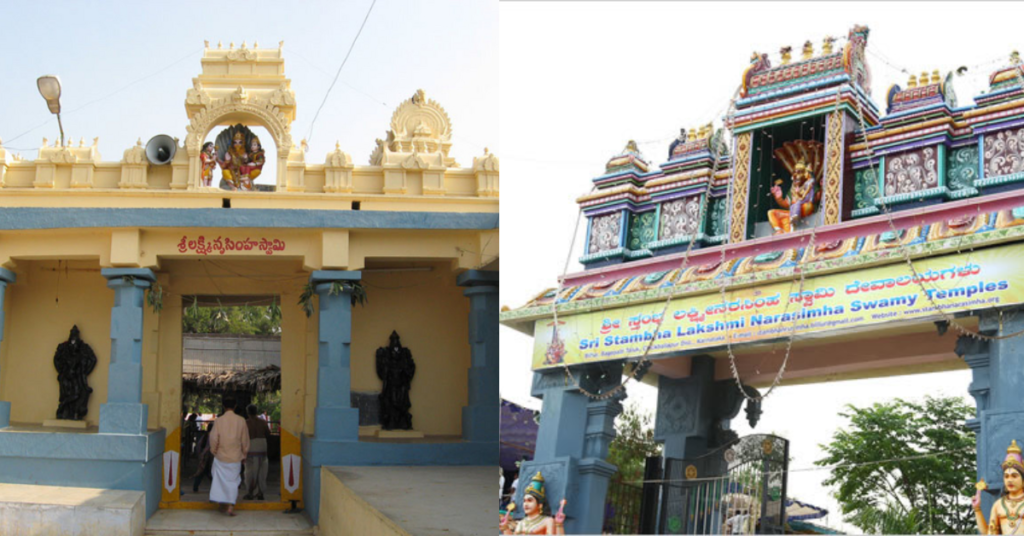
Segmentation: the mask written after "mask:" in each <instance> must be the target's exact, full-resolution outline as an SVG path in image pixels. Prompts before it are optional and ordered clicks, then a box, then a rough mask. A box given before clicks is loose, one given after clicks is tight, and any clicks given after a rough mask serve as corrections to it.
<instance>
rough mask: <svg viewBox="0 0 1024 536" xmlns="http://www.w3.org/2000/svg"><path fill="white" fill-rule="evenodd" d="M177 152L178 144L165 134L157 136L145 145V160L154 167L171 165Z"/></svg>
mask: <svg viewBox="0 0 1024 536" xmlns="http://www.w3.org/2000/svg"><path fill="white" fill-rule="evenodd" d="M177 151H178V142H177V141H175V139H174V138H172V137H170V136H168V135H167V134H157V135H156V136H153V137H152V138H151V139H150V140H149V143H147V144H146V158H147V159H148V160H149V163H150V164H153V165H156V166H162V165H164V164H169V163H171V160H173V159H174V153H176V152H177Z"/></svg>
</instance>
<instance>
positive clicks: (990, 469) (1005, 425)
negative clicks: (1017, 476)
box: [956, 310, 1024, 515]
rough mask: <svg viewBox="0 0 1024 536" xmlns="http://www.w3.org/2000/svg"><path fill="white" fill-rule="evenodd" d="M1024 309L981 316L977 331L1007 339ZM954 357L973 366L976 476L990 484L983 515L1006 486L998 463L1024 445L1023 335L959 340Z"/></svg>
mask: <svg viewBox="0 0 1024 536" xmlns="http://www.w3.org/2000/svg"><path fill="white" fill-rule="evenodd" d="M1021 312H1022V311H1020V310H1018V311H1013V310H1009V311H1007V310H1004V311H1003V314H1002V315H1000V313H999V312H991V313H985V314H982V315H980V319H979V324H978V330H979V331H980V332H981V333H984V334H986V335H996V334H998V335H1005V334H1009V333H1015V332H1019V331H1021V330H1024V315H1021V314H1020V313H1021ZM956 353H957V354H958V355H960V357H961V358H963V360H964V361H965V362H966V363H967V365H968V366H970V367H971V371H972V373H973V378H972V381H971V384H970V386H969V387H968V392H969V393H970V394H971V396H973V397H974V400H975V402H976V404H977V418H976V419H970V420H968V421H967V423H966V424H967V426H968V427H969V428H971V429H972V430H974V432H975V433H976V434H977V442H978V447H977V448H978V450H977V457H978V478H979V479H981V478H984V479H985V482H986V483H987V484H988V493H982V494H981V497H982V511H983V512H985V514H986V515H988V512H989V511H990V510H991V508H992V503H993V502H994V501H995V499H996V498H997V497H998V496H999V493H1000V492H1001V491H1002V488H1003V477H1002V469H1001V468H1000V465H1001V464H1002V462H1003V459H1004V458H1005V457H1006V448H1007V447H1009V446H1010V441H1011V440H1014V439H1016V440H1017V443H1018V444H1024V405H1022V404H1021V401H1020V393H1021V392H1024V391H1022V389H1024V374H1021V370H1024V337H1011V338H1009V339H1002V340H995V341H984V340H979V339H975V338H972V337H967V336H960V338H959V339H958V340H957V343H956Z"/></svg>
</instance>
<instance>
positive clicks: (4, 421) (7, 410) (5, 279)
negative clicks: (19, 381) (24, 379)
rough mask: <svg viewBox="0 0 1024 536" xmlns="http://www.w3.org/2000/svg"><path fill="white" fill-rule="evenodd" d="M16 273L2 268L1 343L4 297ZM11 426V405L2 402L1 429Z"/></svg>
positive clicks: (0, 284) (0, 274)
mask: <svg viewBox="0 0 1024 536" xmlns="http://www.w3.org/2000/svg"><path fill="white" fill-rule="evenodd" d="M15 279H17V277H15V275H14V272H12V271H10V270H8V269H7V268H0V342H3V340H4V295H5V293H6V292H7V285H8V284H10V283H14V281H15ZM10 424H11V403H10V402H7V401H4V400H0V428H7V427H8V426H10Z"/></svg>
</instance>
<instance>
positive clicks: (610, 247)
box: [501, 26, 1024, 533]
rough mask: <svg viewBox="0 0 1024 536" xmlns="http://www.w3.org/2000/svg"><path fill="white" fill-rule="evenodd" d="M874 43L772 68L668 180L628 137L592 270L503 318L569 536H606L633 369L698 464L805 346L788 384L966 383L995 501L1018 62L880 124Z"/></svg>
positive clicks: (1010, 342) (593, 233) (672, 161)
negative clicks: (901, 377)
mask: <svg viewBox="0 0 1024 536" xmlns="http://www.w3.org/2000/svg"><path fill="white" fill-rule="evenodd" d="M867 40H868V29H867V28H865V27H859V26H858V27H855V28H853V29H852V30H851V31H850V32H849V35H848V39H847V40H846V42H845V43H844V44H843V46H842V47H838V46H837V47H835V49H833V41H834V40H833V39H826V41H825V43H823V46H822V47H821V50H820V52H818V53H816V52H815V50H814V45H813V44H812V43H810V42H808V43H806V44H805V45H804V47H803V51H802V52H803V54H802V58H801V59H800V60H794V59H791V58H790V53H789V52H788V50H784V51H783V57H782V59H781V64H780V65H777V66H773V65H772V63H771V62H770V61H769V59H768V57H767V55H761V54H755V55H754V56H753V57H752V58H751V63H750V65H749V66H748V67H747V68H746V70H745V71H744V72H743V74H742V77H741V78H740V80H739V81H740V90H739V96H738V97H737V99H736V100H735V106H734V107H732V108H731V110H730V113H729V115H728V117H727V125H726V126H727V127H728V131H726V130H714V129H713V128H712V126H711V125H707V126H704V127H701V128H698V129H694V130H691V131H690V133H689V134H688V135H687V133H686V132H685V131H684V133H683V135H682V136H680V137H679V139H678V140H676V141H675V142H673V143H672V144H671V146H670V147H669V151H668V153H669V154H668V160H667V161H666V162H664V163H662V164H661V165H659V166H652V165H651V164H650V163H649V162H648V160H646V159H645V158H644V156H643V155H641V154H640V152H639V151H638V150H637V148H636V145H635V144H632V143H630V144H628V145H627V147H626V149H625V150H624V151H623V152H622V153H621V154H619V155H616V156H614V157H613V158H612V159H611V160H610V161H609V162H608V164H607V170H606V173H605V174H604V175H601V176H599V177H597V178H595V179H594V180H593V183H594V185H595V186H596V189H595V190H594V191H593V192H592V193H590V194H588V195H585V196H583V197H581V198H580V199H579V200H578V202H579V204H580V206H581V209H582V211H583V213H584V215H585V216H586V217H587V220H588V226H587V232H586V246H585V253H584V256H583V257H582V258H581V259H580V262H581V263H583V264H584V265H585V266H586V269H585V270H584V271H582V272H579V273H573V274H569V275H568V276H567V278H566V279H565V281H564V286H563V287H561V291H560V292H559V291H558V289H549V290H546V291H544V292H541V293H540V294H539V295H537V297H536V298H534V299H532V300H531V301H530V302H529V303H527V304H525V305H524V306H522V307H520V308H517V309H514V310H504V311H503V312H502V314H501V322H502V323H503V324H505V325H507V326H510V327H512V328H515V329H517V330H519V331H522V332H523V333H526V334H528V335H531V336H533V337H534V340H535V344H534V352H533V361H532V363H533V371H534V382H533V388H532V394H533V396H536V397H538V398H542V399H543V410H542V415H543V418H542V419H541V421H540V423H541V424H540V432H539V436H538V440H537V448H536V456H535V459H534V460H533V461H531V462H529V463H525V464H524V465H523V468H522V473H521V474H523V475H527V474H534V473H535V472H537V471H540V472H541V473H542V474H543V476H544V479H545V482H546V483H547V486H548V501H549V503H550V504H558V501H559V500H560V499H561V498H562V497H566V496H568V497H569V503H568V505H567V506H566V514H567V521H566V529H567V531H568V532H575V533H596V532H600V531H601V528H602V527H601V523H602V517H603V511H604V501H605V493H606V488H607V483H608V478H609V476H610V475H611V474H612V473H613V471H614V467H612V466H611V465H609V464H608V463H607V462H606V461H605V460H604V458H605V457H606V455H607V450H608V443H609V442H610V441H611V439H612V438H613V437H614V427H613V420H614V418H615V416H616V415H618V413H619V412H620V411H621V405H620V400H621V398H623V397H624V396H625V392H624V391H623V390H619V391H615V389H616V387H617V386H618V385H619V383H620V376H621V374H620V373H621V372H623V371H624V370H625V371H626V372H630V371H633V370H636V369H637V368H638V367H637V364H638V363H643V366H642V367H639V372H638V373H637V374H636V375H638V376H639V375H643V381H644V382H648V383H652V384H655V385H657V387H658V389H659V396H658V408H657V414H656V424H655V437H656V438H657V439H658V440H659V441H661V442H663V443H664V454H665V456H667V457H670V458H688V459H692V458H695V457H698V456H701V455H703V454H704V453H707V452H710V451H712V450H714V449H715V447H717V446H719V445H721V444H722V443H724V442H727V441H728V440H729V439H731V438H732V437H735V436H734V434H733V433H732V432H729V422H730V420H731V419H732V418H734V417H735V416H736V415H737V414H738V412H739V410H740V407H741V403H742V402H743V401H744V397H743V396H742V394H741V392H740V389H739V388H738V384H740V383H741V384H742V385H744V390H745V391H747V393H748V394H751V393H753V391H754V389H761V391H762V392H763V391H764V388H766V387H769V386H771V385H772V384H773V383H774V382H775V380H776V376H777V371H779V370H780V368H781V367H783V360H784V358H785V355H786V352H784V351H775V352H772V348H779V346H778V345H776V344H773V343H777V342H779V341H785V340H787V339H788V338H789V336H790V334H791V333H793V334H795V335H794V337H795V342H794V344H793V348H792V352H791V355H790V356H789V359H788V362H787V363H786V364H785V372H784V374H782V376H781V378H782V382H783V383H784V384H794V383H806V382H816V381H824V380H836V379H849V378H864V377H873V376H884V375H895V374H910V373H916V372H926V371H938V370H949V369H956V368H964V367H970V368H971V369H972V370H973V372H974V381H973V382H972V383H971V384H970V386H965V388H967V389H968V391H969V392H970V393H971V394H972V395H973V396H974V397H975V400H976V401H977V407H978V413H977V418H975V419H972V420H970V421H969V422H968V423H967V425H968V426H970V427H971V428H972V429H973V430H975V431H976V432H977V433H978V453H977V456H978V476H979V478H984V479H985V480H986V482H988V483H989V486H990V488H989V489H990V493H989V494H986V495H985V501H986V503H987V504H985V505H984V508H985V511H986V512H987V511H988V508H990V505H991V501H992V500H993V498H994V497H995V496H996V495H995V494H996V493H998V491H999V489H998V488H1000V487H1001V482H1002V478H1001V471H1000V468H999V463H1000V462H1001V461H1002V459H1003V456H1004V454H1005V449H1006V446H1007V445H1009V444H1010V440H1011V439H1012V438H1016V439H1018V441H1019V440H1020V438H1021V435H1020V434H1022V433H1024V404H1022V403H1021V400H1020V396H1019V393H1020V386H1021V384H1022V383H1024V373H1022V372H1021V371H1022V370H1024V338H1022V337H1014V336H1013V335H1015V334H1019V333H1020V332H1021V331H1022V330H1024V315H1020V314H1017V313H1016V311H1017V310H1018V308H1019V307H1020V306H1021V304H1022V303H1024V276H1022V275H1021V274H1022V272H1021V270H1020V268H1019V263H1020V260H1019V259H1021V258H1022V255H1024V242H1022V238H1024V189H1021V186H1024V167H1022V162H1024V89H1022V88H1024V77H1022V69H1021V65H1020V61H1019V58H1017V57H1016V55H1014V56H1013V57H1011V61H1010V62H1009V64H1008V65H1007V66H1006V67H1003V68H1000V69H998V70H997V71H995V72H993V73H992V74H991V77H990V88H989V90H988V91H987V92H985V93H984V94H982V95H980V96H978V97H976V98H975V99H974V104H972V105H966V106H960V105H958V104H957V100H956V97H955V95H954V92H953V84H952V75H951V74H948V75H941V74H940V73H939V72H938V71H932V72H924V73H921V74H920V75H915V76H912V77H910V80H909V82H908V84H907V87H906V88H902V87H899V86H893V87H891V88H888V90H887V91H886V92H885V94H884V100H885V103H886V110H885V113H884V114H882V113H881V112H880V111H879V109H878V108H877V107H876V105H875V104H874V103H873V102H872V100H871V99H870V98H869V95H870V94H871V87H870V80H871V76H870V71H869V69H868V65H867V63H866V62H865V56H864V51H865V47H866V46H867ZM876 89H877V88H876ZM554 275H556V274H552V276H553V277H554ZM669 296H671V297H672V300H671V302H670V303H669V306H668V308H667V309H664V308H665V303H666V299H667V298H668V297H669ZM554 307H557V310H558V318H557V324H556V323H555V322H553V308H554ZM663 310H664V311H665V314H664V316H663V317H660V316H659V315H661V313H662V311H663ZM1007 313H1008V314H1007ZM950 321H952V322H953V324H950ZM979 334H980V335H979ZM996 336H998V337H999V338H992V337H996ZM1003 337H1006V338H1003ZM652 339H654V340H653V345H651V348H650V351H649V354H647V355H646V357H645V353H646V351H647V348H648V343H649V341H651V340H652ZM851 343H853V344H851ZM783 348H784V345H783ZM730 356H734V359H733V358H731V357H730ZM732 361H734V362H735V372H734V370H733V368H732V367H731V362H732ZM647 367H649V369H648V368H647ZM570 376H571V378H570ZM734 376H737V377H734ZM626 390H628V384H627V387H626ZM584 391H586V393H585V392H584ZM613 391H614V392H613ZM587 393H589V394H590V395H598V394H600V395H601V396H600V397H591V396H588V395H587ZM759 411H760V410H759V408H757V407H756V404H755V405H754V406H750V405H748V417H750V418H753V419H756V417H757V415H758V414H759ZM697 476H698V477H699V476H701V475H697ZM965 491H970V490H965ZM516 501H517V504H518V501H519V498H517V499H516Z"/></svg>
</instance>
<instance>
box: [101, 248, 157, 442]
mask: <svg viewBox="0 0 1024 536" xmlns="http://www.w3.org/2000/svg"><path fill="white" fill-rule="evenodd" d="M100 273H102V274H103V277H105V278H107V286H108V287H110V288H112V289H114V308H113V309H111V312H110V374H109V376H108V380H107V403H106V404H101V405H100V433H101V434H145V433H146V422H147V420H148V411H149V408H148V406H146V404H143V403H142V316H143V309H142V308H143V304H144V298H145V292H146V289H147V288H149V286H150V284H151V283H152V282H153V281H155V280H156V276H154V275H153V271H152V270H150V269H148V268H103V269H102V270H101V271H100Z"/></svg>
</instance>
